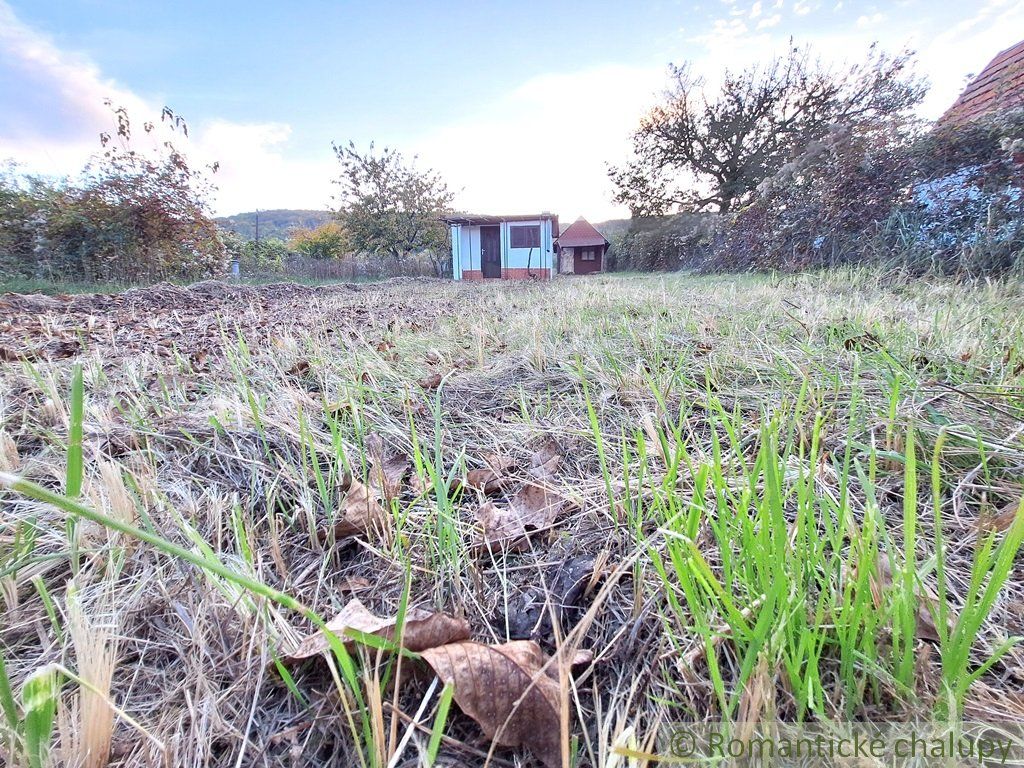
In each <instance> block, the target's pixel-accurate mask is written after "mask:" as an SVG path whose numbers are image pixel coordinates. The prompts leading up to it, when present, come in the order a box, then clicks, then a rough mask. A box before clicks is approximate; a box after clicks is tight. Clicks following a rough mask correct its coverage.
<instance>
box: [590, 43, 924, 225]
mask: <svg viewBox="0 0 1024 768" xmlns="http://www.w3.org/2000/svg"><path fill="white" fill-rule="evenodd" d="M912 63H913V55H912V54H911V53H910V52H909V51H903V52H902V53H900V54H899V55H897V56H887V55H886V54H884V53H881V52H880V51H879V50H878V49H877V48H876V47H875V46H872V47H871V48H870V49H869V51H868V54H867V56H866V57H865V59H864V61H863V62H861V63H859V64H855V65H852V66H849V67H846V68H840V69H836V68H832V67H828V66H825V65H823V64H822V63H821V62H820V61H819V60H817V59H813V58H812V57H811V53H810V50H809V49H807V48H802V49H801V48H797V47H793V46H792V45H791V46H790V49H789V51H788V53H787V54H786V55H785V56H782V57H779V58H777V59H775V60H774V61H772V62H771V63H770V64H768V65H767V66H766V67H759V66H755V67H751V68H748V69H745V70H743V71H742V72H739V73H735V72H729V71H727V72H726V73H725V77H724V79H723V81H722V84H721V87H720V88H719V89H718V91H717V93H712V92H710V91H709V90H708V88H707V83H706V82H705V81H704V80H703V79H702V78H701V77H699V76H696V75H695V74H694V73H693V71H692V69H691V67H690V65H688V64H686V65H683V66H678V67H677V66H672V67H671V83H670V86H669V88H668V90H667V91H666V92H665V94H664V98H663V101H662V103H661V104H658V105H657V106H655V107H654V108H653V109H651V110H650V112H649V113H648V114H647V115H646V116H645V117H644V118H643V120H642V121H641V123H640V127H639V128H638V129H637V130H636V132H635V133H634V135H633V150H634V157H633V159H632V160H631V161H630V162H628V163H627V164H626V165H625V166H623V167H611V168H609V176H610V177H611V179H612V181H613V183H614V184H615V186H616V193H615V200H616V202H620V203H624V204H626V205H629V206H630V209H631V210H632V211H633V214H634V215H635V216H645V215H646V216H651V215H662V214H665V213H668V212H670V211H672V210H674V209H675V210H703V209H706V208H708V207H713V208H714V209H717V210H719V211H723V212H724V211H729V210H731V209H732V208H733V207H734V206H735V205H736V204H737V203H742V202H745V201H746V200H747V199H748V198H749V197H750V195H751V193H752V192H753V191H754V190H755V189H756V188H757V185H758V184H760V183H761V182H762V181H763V180H764V179H766V178H768V177H769V176H771V175H773V174H774V173H776V172H777V171H778V170H779V169H780V168H781V167H782V166H783V164H784V163H785V162H786V161H787V160H789V159H790V158H792V157H793V156H794V155H796V154H798V153H799V152H800V151H801V150H802V148H803V147H804V146H806V145H807V144H808V143H809V142H811V141H813V140H816V139H819V138H821V137H823V136H824V135H825V134H827V133H828V131H829V129H830V128H831V126H833V125H835V124H837V123H844V124H853V123H856V122H858V121H860V120H864V119H877V118H878V117H880V116H883V117H884V116H901V117H902V116H905V115H906V113H907V112H909V110H911V109H912V108H913V107H914V106H915V105H917V104H918V103H919V102H920V100H921V99H922V98H923V97H924V93H925V90H926V89H925V87H924V84H923V82H922V81H921V80H920V79H918V78H917V77H916V76H915V75H914V74H913V72H912Z"/></svg>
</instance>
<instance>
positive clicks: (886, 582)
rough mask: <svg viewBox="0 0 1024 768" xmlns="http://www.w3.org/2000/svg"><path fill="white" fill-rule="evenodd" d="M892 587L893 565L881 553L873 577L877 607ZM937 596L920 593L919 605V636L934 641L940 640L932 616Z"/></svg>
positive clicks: (873, 592)
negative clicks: (885, 591) (886, 591)
mask: <svg viewBox="0 0 1024 768" xmlns="http://www.w3.org/2000/svg"><path fill="white" fill-rule="evenodd" d="M891 587H892V566H891V565H890V564H889V558H888V556H887V555H885V554H882V553H879V555H878V567H877V570H876V576H874V577H872V578H871V597H872V599H873V600H874V603H875V607H876V608H881V607H882V605H883V598H884V594H883V592H884V590H887V589H890V588H891ZM935 600H936V598H935V597H933V596H932V595H930V594H924V595H918V606H917V637H919V638H920V639H922V640H930V641H931V642H933V643H937V642H939V640H940V638H939V630H938V627H936V626H935V620H934V619H933V618H932V610H931V609H932V608H933V607H934V606H935Z"/></svg>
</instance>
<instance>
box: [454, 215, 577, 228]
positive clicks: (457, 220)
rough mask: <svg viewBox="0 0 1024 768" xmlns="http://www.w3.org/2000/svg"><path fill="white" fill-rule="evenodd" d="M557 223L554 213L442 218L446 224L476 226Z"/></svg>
mask: <svg viewBox="0 0 1024 768" xmlns="http://www.w3.org/2000/svg"><path fill="white" fill-rule="evenodd" d="M545 220H551V221H557V220H558V216H556V215H555V214H553V213H514V214H507V215H492V214H485V213H453V214H451V215H450V216H443V217H441V221H443V222H444V223H445V224H462V225H466V226H476V225H479V224H502V223H504V222H506V221H545Z"/></svg>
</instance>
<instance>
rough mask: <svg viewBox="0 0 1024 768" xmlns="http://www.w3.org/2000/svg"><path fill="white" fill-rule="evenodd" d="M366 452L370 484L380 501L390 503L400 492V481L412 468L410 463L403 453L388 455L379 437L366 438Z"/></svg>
mask: <svg viewBox="0 0 1024 768" xmlns="http://www.w3.org/2000/svg"><path fill="white" fill-rule="evenodd" d="M366 450H367V453H369V454H370V464H371V466H370V484H371V485H373V487H374V488H375V489H376V490H377V491H378V492H379V493H380V496H381V498H382V499H384V500H385V501H387V502H390V501H391V500H392V499H395V498H397V497H398V495H399V494H400V493H401V492H402V481H403V480H404V479H405V476H406V474H408V472H409V469H410V468H411V467H412V462H410V461H409V457H408V456H407V455H405V454H404V453H401V452H393V453H389V452H388V451H387V449H386V448H385V447H384V440H383V438H381V437H380V435H370V436H368V437H367V438H366Z"/></svg>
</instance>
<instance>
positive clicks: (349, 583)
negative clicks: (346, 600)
mask: <svg viewBox="0 0 1024 768" xmlns="http://www.w3.org/2000/svg"><path fill="white" fill-rule="evenodd" d="M369 588H370V582H369V580H368V579H364V578H363V577H362V576H353V577H352V578H350V579H345V580H344V581H343V582H341V584H339V585H338V591H339V592H365V591H366V590H368V589H369Z"/></svg>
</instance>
